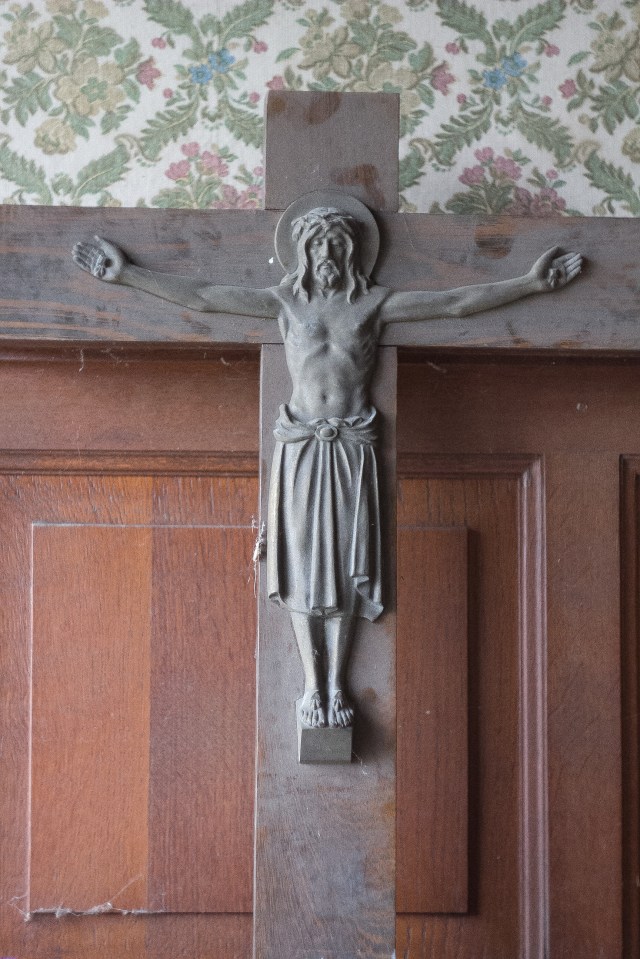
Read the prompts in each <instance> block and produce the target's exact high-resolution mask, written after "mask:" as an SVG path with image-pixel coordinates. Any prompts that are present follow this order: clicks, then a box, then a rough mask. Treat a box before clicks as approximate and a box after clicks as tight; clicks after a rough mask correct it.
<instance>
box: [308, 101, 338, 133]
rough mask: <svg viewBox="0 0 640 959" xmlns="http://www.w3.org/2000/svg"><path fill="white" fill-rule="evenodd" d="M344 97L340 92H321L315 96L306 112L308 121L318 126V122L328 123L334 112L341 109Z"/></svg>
mask: <svg viewBox="0 0 640 959" xmlns="http://www.w3.org/2000/svg"><path fill="white" fill-rule="evenodd" d="M341 103H342V97H341V95H340V94H339V93H319V94H317V95H316V96H315V97H313V99H312V101H311V103H310V104H309V106H308V108H307V109H306V110H305V112H304V119H305V121H306V123H310V124H311V125H312V126H316V125H317V124H318V123H326V122H327V120H330V119H331V117H332V116H333V115H334V113H337V111H338V110H339V109H340V104H341Z"/></svg>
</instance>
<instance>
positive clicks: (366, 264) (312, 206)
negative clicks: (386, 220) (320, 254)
mask: <svg viewBox="0 0 640 959" xmlns="http://www.w3.org/2000/svg"><path fill="white" fill-rule="evenodd" d="M319 208H320V209H326V210H336V211H338V212H340V213H346V214H347V215H348V216H350V217H352V218H353V219H354V220H356V222H357V224H358V233H359V237H358V239H359V251H360V264H361V267H362V270H363V272H364V273H365V275H366V276H370V274H371V273H372V271H373V268H374V266H375V264H376V260H377V258H378V250H379V248H380V234H379V232H378V225H377V223H376V221H375V219H374V217H373V214H372V213H371V211H370V210H369V209H368V208H367V207H366V206H365V205H364V203H361V202H360V200H356V198H355V197H353V196H349V194H348V193H336V192H333V191H331V190H317V191H315V192H314V193H305V194H304V195H303V196H300V197H298V199H297V200H294V201H293V203H290V204H289V206H288V207H287V209H286V210H285V211H284V213H283V214H282V216H281V217H280V219H279V221H278V225H277V227H276V235H275V246H276V253H277V255H278V259H279V260H280V263H281V264H282V266H283V268H284V269H285V270H286V272H287V273H292V272H294V271H295V269H296V266H297V258H298V253H297V243H296V240H294V238H293V236H292V225H293V223H294V222H295V221H296V220H298V219H300V218H301V217H304V216H305V214H307V213H309V212H310V211H311V210H316V209H319Z"/></svg>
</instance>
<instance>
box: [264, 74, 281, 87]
mask: <svg viewBox="0 0 640 959" xmlns="http://www.w3.org/2000/svg"><path fill="white" fill-rule="evenodd" d="M267 87H268V88H269V90H284V77H281V76H280V75H278V76H275V77H273V79H272V80H269V82H268V83H267Z"/></svg>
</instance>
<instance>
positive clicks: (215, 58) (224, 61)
mask: <svg viewBox="0 0 640 959" xmlns="http://www.w3.org/2000/svg"><path fill="white" fill-rule="evenodd" d="M235 62H236V58H235V57H234V56H233V54H231V53H229V51H228V50H227V48H226V47H223V48H222V50H218V52H217V53H212V54H211V56H210V57H209V64H210V65H211V69H212V70H215V72H216V73H226V72H227V71H228V69H229V67H230V66H231V65H232V64H233V63H235Z"/></svg>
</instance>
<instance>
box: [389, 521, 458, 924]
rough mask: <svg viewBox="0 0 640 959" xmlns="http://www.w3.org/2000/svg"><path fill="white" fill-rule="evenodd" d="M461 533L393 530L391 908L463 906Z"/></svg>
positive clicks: (449, 909) (429, 909)
mask: <svg viewBox="0 0 640 959" xmlns="http://www.w3.org/2000/svg"><path fill="white" fill-rule="evenodd" d="M467 552H468V551H467V530H466V529H456V528H444V529H443V528H440V529H434V528H423V527H421V526H419V525H414V526H408V525H407V526H404V525H403V526H399V527H398V594H399V597H400V598H401V603H399V605H398V640H397V661H398V686H397V692H398V796H400V797H401V801H400V802H399V804H398V820H397V834H398V878H397V883H396V888H397V896H398V901H397V909H398V912H400V913H405V912H413V913H416V912H424V913H430V912H445V913H455V912H460V913H465V912H466V911H467V909H468V881H469V857H468V848H469V836H468V825H469V809H468V793H469V785H468V769H467V764H468V757H469V740H468V702H467V684H468V675H467V674H468V658H469V652H468V646H467V593H468V567H467V563H468V559H467Z"/></svg>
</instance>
